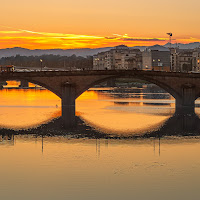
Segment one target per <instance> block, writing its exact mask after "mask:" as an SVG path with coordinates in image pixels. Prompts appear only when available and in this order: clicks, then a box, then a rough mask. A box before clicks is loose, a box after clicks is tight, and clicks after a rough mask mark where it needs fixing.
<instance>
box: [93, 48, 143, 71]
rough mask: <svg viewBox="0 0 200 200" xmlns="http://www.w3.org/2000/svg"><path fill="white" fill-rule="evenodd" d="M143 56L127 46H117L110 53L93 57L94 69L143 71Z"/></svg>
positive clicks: (137, 50)
mask: <svg viewBox="0 0 200 200" xmlns="http://www.w3.org/2000/svg"><path fill="white" fill-rule="evenodd" d="M141 67H142V54H141V51H140V50H139V49H131V48H129V47H127V46H125V45H119V46H116V47H115V48H114V49H111V50H110V51H106V52H101V53H98V54H97V55H94V56H93V69H95V70H105V69H107V70H111V69H133V68H137V69H141Z"/></svg>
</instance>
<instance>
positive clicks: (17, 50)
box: [0, 42, 200, 58]
mask: <svg viewBox="0 0 200 200" xmlns="http://www.w3.org/2000/svg"><path fill="white" fill-rule="evenodd" d="M169 47H170V44H169V43H167V44H165V45H158V44H156V45H153V46H133V47H130V48H133V49H140V50H141V51H143V50H144V49H146V48H149V49H153V50H160V51H165V50H166V51H168V48H169ZM171 47H179V48H180V49H194V48H199V47H200V42H193V43H188V44H182V43H178V44H171ZM112 48H114V47H103V48H96V49H90V48H82V49H33V50H31V49H26V48H21V47H13V48H6V49H0V58H2V57H10V56H16V55H17V54H20V55H21V56H41V55H44V54H46V55H48V54H53V55H60V56H72V55H73V54H75V55H76V56H83V57H86V56H93V55H95V54H97V53H99V52H104V51H109V50H110V49H112Z"/></svg>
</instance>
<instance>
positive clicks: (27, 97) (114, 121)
mask: <svg viewBox="0 0 200 200" xmlns="http://www.w3.org/2000/svg"><path fill="white" fill-rule="evenodd" d="M12 84H14V83H13V82H12ZM7 87H9V85H8V86H7ZM0 94H1V98H0V108H1V109H0V126H1V127H7V128H15V129H20V128H28V127H33V126H37V125H40V124H42V123H45V122H47V121H50V120H51V119H53V118H55V117H58V116H60V115H61V106H60V105H61V100H60V99H59V98H58V97H57V96H56V95H55V94H53V93H51V92H50V91H48V90H44V89H41V88H40V89H35V90H34V89H29V90H23V89H4V90H1V91H0ZM76 111H77V115H79V116H80V117H81V118H82V119H83V120H84V121H85V122H86V123H87V124H89V125H90V126H92V127H95V128H96V129H99V130H101V131H103V132H108V133H114V134H135V133H137V134H138V133H144V132H146V131H148V130H151V129H157V128H159V127H160V126H161V125H162V124H163V123H164V122H165V121H166V120H167V119H169V118H170V117H171V116H172V115H173V113H174V99H173V98H172V97H171V96H170V95H168V94H166V93H160V92H157V93H152V92H151V91H147V89H142V88H132V89H123V90H121V89H115V90H113V89H111V88H107V89H104V90H103V88H102V89H99V91H97V89H93V90H90V91H86V92H85V93H83V94H82V95H81V96H80V97H79V98H78V99H77V100H76Z"/></svg>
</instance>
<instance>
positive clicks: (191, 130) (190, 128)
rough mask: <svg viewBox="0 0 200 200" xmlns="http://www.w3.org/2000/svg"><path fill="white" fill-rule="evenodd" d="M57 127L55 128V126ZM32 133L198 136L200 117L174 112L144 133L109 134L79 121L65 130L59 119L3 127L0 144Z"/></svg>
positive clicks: (107, 135)
mask: <svg viewBox="0 0 200 200" xmlns="http://www.w3.org/2000/svg"><path fill="white" fill-rule="evenodd" d="M56 127H57V128H56ZM27 134H30V135H34V136H35V137H42V138H43V137H44V136H47V137H54V136H62V135H63V136H65V138H68V137H69V138H70V139H72V138H75V139H78V138H92V139H100V138H106V139H119V138H120V139H134V138H151V137H156V138H162V137H165V136H200V118H199V116H198V115H196V114H183V113H181V114H180V113H175V114H174V115H173V116H172V117H170V118H169V119H168V120H167V121H166V122H165V123H164V124H163V125H161V126H160V128H159V129H156V130H154V129H153V130H150V129H149V130H147V131H146V133H143V134H141V133H139V134H134V135H130V134H129V135H109V134H106V133H101V132H99V131H98V130H94V129H93V128H92V127H89V126H87V125H85V124H84V123H82V122H81V123H80V119H79V125H78V126H77V128H76V129H74V130H73V129H72V130H71V131H70V133H69V132H66V131H65V130H64V129H61V128H60V121H59V120H58V121H57V122H53V123H52V122H50V123H49V124H46V125H45V126H41V127H39V128H37V129H35V130H34V129H32V130H18V131H14V130H7V129H3V130H1V131H0V144H4V143H7V144H8V143H9V144H11V145H13V144H14V135H27Z"/></svg>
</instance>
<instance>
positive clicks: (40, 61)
mask: <svg viewBox="0 0 200 200" xmlns="http://www.w3.org/2000/svg"><path fill="white" fill-rule="evenodd" d="M42 62H43V60H42V59H40V63H41V71H42Z"/></svg>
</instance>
